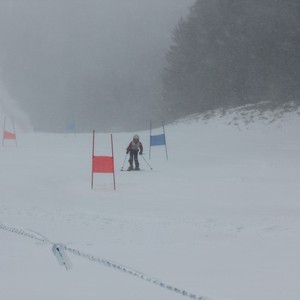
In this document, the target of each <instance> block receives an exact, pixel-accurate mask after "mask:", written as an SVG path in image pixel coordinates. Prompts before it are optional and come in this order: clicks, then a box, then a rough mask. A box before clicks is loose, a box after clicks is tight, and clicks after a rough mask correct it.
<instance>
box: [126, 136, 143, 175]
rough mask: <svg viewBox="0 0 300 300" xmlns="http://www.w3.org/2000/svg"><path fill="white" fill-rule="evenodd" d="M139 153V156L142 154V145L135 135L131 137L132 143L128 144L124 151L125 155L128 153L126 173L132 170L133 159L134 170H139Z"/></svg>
mask: <svg viewBox="0 0 300 300" xmlns="http://www.w3.org/2000/svg"><path fill="white" fill-rule="evenodd" d="M139 152H140V155H142V154H143V145H142V143H141V142H140V138H139V136H138V135H137V134H135V135H134V136H133V139H132V141H131V142H130V143H129V145H128V147H127V149H126V153H127V154H128V153H129V160H128V162H129V167H128V169H127V171H132V170H133V159H134V163H135V170H139V169H140V164H139V160H138V153H139Z"/></svg>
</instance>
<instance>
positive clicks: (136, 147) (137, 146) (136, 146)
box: [126, 141, 143, 154]
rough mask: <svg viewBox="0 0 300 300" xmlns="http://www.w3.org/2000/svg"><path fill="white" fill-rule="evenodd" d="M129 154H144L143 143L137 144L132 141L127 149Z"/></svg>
mask: <svg viewBox="0 0 300 300" xmlns="http://www.w3.org/2000/svg"><path fill="white" fill-rule="evenodd" d="M126 151H127V153H128V152H129V151H140V153H141V154H142V153H143V145H142V143H141V142H137V143H135V142H134V141H131V142H130V143H129V145H128V147H127V149H126Z"/></svg>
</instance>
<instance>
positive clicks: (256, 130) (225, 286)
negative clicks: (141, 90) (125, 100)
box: [0, 112, 300, 300]
mask: <svg viewBox="0 0 300 300" xmlns="http://www.w3.org/2000/svg"><path fill="white" fill-rule="evenodd" d="M233 119H234V115H225V116H223V117H217V116H216V117H215V118H213V119H210V120H201V119H198V120H186V121H183V122H178V123H177V124H173V125H169V126H167V127H166V137H167V143H168V154H169V160H168V161H166V159H165V152H164V148H163V147H155V148H152V155H151V156H152V157H151V160H150V161H149V160H148V155H147V153H148V152H149V150H148V147H149V133H148V132H139V135H140V138H141V141H142V142H144V146H145V150H146V152H147V153H146V154H145V158H146V159H147V160H148V161H149V163H150V164H151V166H152V168H153V170H152V171H151V170H150V169H149V167H148V166H147V164H146V163H145V162H144V161H143V160H142V159H140V163H141V167H142V169H143V171H141V172H121V171H120V168H121V167H122V164H123V161H124V157H125V148H126V146H127V144H128V143H129V141H130V139H131V138H132V135H133V134H134V133H118V134H114V135H113V138H114V150H115V166H116V185H117V190H116V191H114V190H113V186H112V176H111V174H96V175H95V178H94V180H95V181H94V185H95V189H94V190H91V188H90V184H91V152H92V135H91V134H77V135H76V136H75V135H72V134H69V135H67V136H66V135H63V134H61V135H59V134H42V133H27V134H18V135H17V138H18V147H15V145H14V143H13V142H12V141H7V142H6V145H5V147H1V149H0V157H1V160H0V187H1V189H0V191H1V198H0V199H1V200H0V223H1V224H2V225H1V226H2V229H1V230H0V242H1V247H0V298H1V299H3V300H19V299H22V300H32V299H43V300H53V299H72V300H82V299H89V300H93V299H95V300H96V299H97V300H99V299H105V300H115V299H122V300H127V299H128V300H153V299H164V300H171V299H172V300H175V299H178V300H179V299H185V298H186V297H184V296H183V295H180V294H179V293H175V292H174V291H169V290H167V289H165V288H161V287H160V286H157V285H154V284H151V283H150V282H147V280H141V279H138V278H136V277H134V276H131V275H130V274H128V273H124V272H119V271H118V270H116V269H113V268H109V267H106V266H104V265H102V264H100V263H99V260H100V259H106V260H108V261H110V262H116V264H122V265H125V266H127V267H129V268H132V269H135V270H138V271H140V272H142V273H144V274H147V275H149V276H150V277H151V278H158V279H159V280H161V281H162V282H163V283H166V284H170V285H171V286H172V287H175V288H178V289H184V290H186V291H188V292H191V293H194V294H196V295H197V296H205V297H207V298H210V299H212V300H253V299H255V300H266V299H272V300H282V299H284V300H295V299H298V297H299V295H300V285H299V278H300V239H299V236H300V198H299V196H300V184H299V179H300V118H299V114H297V113H296V112H294V113H286V114H285V115H284V116H283V117H282V118H281V119H280V120H277V121H274V122H272V123H271V124H267V123H268V122H266V119H257V120H256V122H254V123H251V124H247V125H245V124H243V122H241V123H239V124H237V122H236V121H235V125H234V124H233V122H232V120H233ZM229 123H230V124H231V125H228V124H229ZM153 133H154V134H155V133H156V131H154V132H153ZM157 133H160V131H159V130H157ZM109 146H110V136H109V135H108V134H100V133H98V134H97V136H96V154H97V155H110V148H109ZM126 166H127V164H126ZM3 224H5V225H6V226H8V227H6V229H4V225H3ZM8 228H9V229H10V230H8ZM13 228H16V229H23V230H24V231H17V232H15V233H13V232H11V231H12V230H13ZM30 230H31V231H30ZM32 231H34V232H37V233H40V234H42V235H43V236H45V237H47V238H48V239H49V240H50V241H52V242H56V243H62V244H63V245H65V246H66V247H69V248H72V249H76V250H78V251H80V253H85V254H90V255H93V256H94V257H96V261H94V262H92V261H91V260H89V259H87V257H80V256H78V255H73V254H72V253H70V252H66V253H67V255H68V257H69V259H70V260H71V262H72V265H73V268H72V269H71V270H69V271H66V270H65V269H64V268H63V267H62V266H60V265H59V264H58V263H57V261H56V258H55V256H54V255H53V253H52V250H51V245H50V244H43V243H41V242H39V241H37V240H35V239H32V238H28V236H26V234H25V235H24V234H22V233H24V232H25V233H27V234H28V235H30V234H32V235H33V236H37V237H39V236H38V235H37V234H34V233H32Z"/></svg>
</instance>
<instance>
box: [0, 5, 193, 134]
mask: <svg viewBox="0 0 300 300" xmlns="http://www.w3.org/2000/svg"><path fill="white" fill-rule="evenodd" d="M193 2H194V1H191V0H184V1H182V0H164V1H159V0H154V1H146V0H128V1H123V0H88V1H84V0H51V1H50V0H29V1H18V0H13V1H9V0H3V1H1V3H0V67H1V68H2V78H3V82H4V84H5V87H6V89H7V90H8V91H9V93H10V94H11V95H12V96H13V98H14V99H16V101H17V102H18V103H19V104H20V105H21V107H22V108H23V109H24V110H25V111H26V112H27V113H29V115H30V116H31V118H32V121H33V123H34V126H35V127H38V128H40V129H42V130H48V131H61V130H63V129H64V126H65V124H66V122H68V121H70V120H71V121H74V122H76V124H77V126H78V128H80V129H81V130H90V129H91V128H92V127H96V128H97V129H99V130H101V129H102V130H114V129H123V128H129V127H136V126H137V127H143V126H145V124H148V122H149V118H151V117H154V118H155V117H157V118H159V117H160V116H157V115H158V113H159V108H157V105H158V104H159V101H160V97H161V78H160V75H161V70H162V68H163V65H164V56H165V53H166V51H167V49H168V47H169V45H170V43H171V32H172V30H173V28H174V27H175V26H176V24H177V23H178V21H179V19H180V18H181V17H185V16H186V15H187V13H188V9H189V7H190V6H191V5H192V4H193ZM157 112H158V113H157Z"/></svg>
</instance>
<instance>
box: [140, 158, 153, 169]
mask: <svg viewBox="0 0 300 300" xmlns="http://www.w3.org/2000/svg"><path fill="white" fill-rule="evenodd" d="M141 157H142V158H143V160H144V161H145V162H146V164H147V165H148V167H149V168H150V169H151V170H152V168H151V166H150V165H149V163H148V162H147V160H146V158H145V157H144V156H143V155H141Z"/></svg>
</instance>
